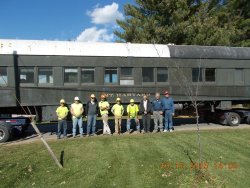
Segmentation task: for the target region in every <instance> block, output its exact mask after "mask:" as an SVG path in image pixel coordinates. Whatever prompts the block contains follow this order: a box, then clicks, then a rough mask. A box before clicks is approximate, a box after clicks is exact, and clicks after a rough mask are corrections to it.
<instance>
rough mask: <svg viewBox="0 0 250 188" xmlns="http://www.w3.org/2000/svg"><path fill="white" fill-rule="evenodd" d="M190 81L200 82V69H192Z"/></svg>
mask: <svg viewBox="0 0 250 188" xmlns="http://www.w3.org/2000/svg"><path fill="white" fill-rule="evenodd" d="M192 81H193V82H201V81H202V69H201V68H192Z"/></svg>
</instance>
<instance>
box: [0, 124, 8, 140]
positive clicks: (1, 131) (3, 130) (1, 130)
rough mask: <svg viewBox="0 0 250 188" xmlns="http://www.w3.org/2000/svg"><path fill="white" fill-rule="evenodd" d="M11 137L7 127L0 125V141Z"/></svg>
mask: <svg viewBox="0 0 250 188" xmlns="http://www.w3.org/2000/svg"><path fill="white" fill-rule="evenodd" d="M9 138H10V132H9V130H8V128H7V127H5V126H3V125H0V143H1V142H6V141H7V140H8V139H9Z"/></svg>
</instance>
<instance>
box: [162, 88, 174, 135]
mask: <svg viewBox="0 0 250 188" xmlns="http://www.w3.org/2000/svg"><path fill="white" fill-rule="evenodd" d="M164 95H165V97H164V98H163V99H162V106H163V111H164V112H165V129H164V132H168V131H169V132H173V116H174V100H173V98H172V97H169V92H168V91H165V92H164Z"/></svg>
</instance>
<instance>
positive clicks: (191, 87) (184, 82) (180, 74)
mask: <svg viewBox="0 0 250 188" xmlns="http://www.w3.org/2000/svg"><path fill="white" fill-rule="evenodd" d="M175 67H176V72H175V74H174V75H175V77H176V80H177V82H178V84H179V86H180V88H181V91H182V92H184V94H185V96H186V97H187V98H188V100H189V101H190V102H191V106H192V107H193V108H194V114H195V118H196V128H197V129H196V133H197V142H198V150H199V162H200V163H201V162H202V147H201V133H200V122H199V118H200V116H199V105H200V104H201V101H199V91H200V78H201V76H202V69H201V61H200V62H199V64H198V66H197V68H198V77H197V80H195V83H194V82H192V79H190V77H189V76H187V74H186V72H185V71H184V68H183V67H180V66H179V65H178V64H177V63H176V62H175ZM191 162H192V161H191Z"/></svg>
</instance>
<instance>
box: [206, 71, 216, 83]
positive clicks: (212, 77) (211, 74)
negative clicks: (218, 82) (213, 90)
mask: <svg viewBox="0 0 250 188" xmlns="http://www.w3.org/2000/svg"><path fill="white" fill-rule="evenodd" d="M205 81H206V82H215V69H214V68H207V69H205Z"/></svg>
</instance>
